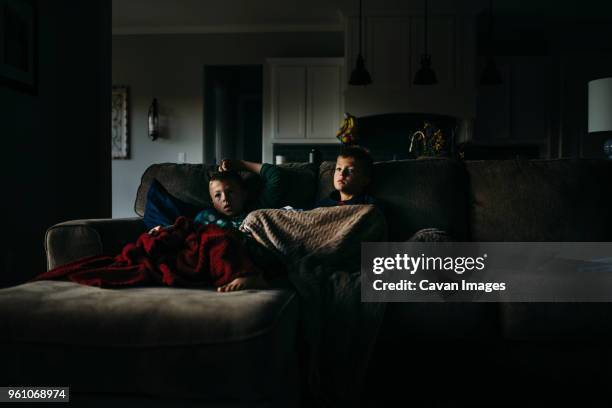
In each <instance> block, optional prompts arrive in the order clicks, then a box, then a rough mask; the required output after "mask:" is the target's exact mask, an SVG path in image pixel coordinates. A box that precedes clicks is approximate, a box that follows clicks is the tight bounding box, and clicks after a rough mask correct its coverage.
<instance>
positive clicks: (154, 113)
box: [148, 98, 159, 140]
mask: <svg viewBox="0 0 612 408" xmlns="http://www.w3.org/2000/svg"><path fill="white" fill-rule="evenodd" d="M148 119H149V120H148V123H149V137H150V138H151V140H156V139H157V138H158V137H159V107H158V106H157V98H153V102H151V106H149V118H148Z"/></svg>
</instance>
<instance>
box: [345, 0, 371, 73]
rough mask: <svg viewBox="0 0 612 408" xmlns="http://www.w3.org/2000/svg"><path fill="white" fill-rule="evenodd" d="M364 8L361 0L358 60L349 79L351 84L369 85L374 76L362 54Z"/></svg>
mask: <svg viewBox="0 0 612 408" xmlns="http://www.w3.org/2000/svg"><path fill="white" fill-rule="evenodd" d="M362 21H363V19H362V10H361V0H359V54H357V61H356V63H355V69H354V70H353V72H351V78H350V79H349V85H369V84H371V83H372V77H371V76H370V73H369V72H368V70H367V69H366V67H365V61H364V59H363V56H362V55H361V39H362V35H361V24H362Z"/></svg>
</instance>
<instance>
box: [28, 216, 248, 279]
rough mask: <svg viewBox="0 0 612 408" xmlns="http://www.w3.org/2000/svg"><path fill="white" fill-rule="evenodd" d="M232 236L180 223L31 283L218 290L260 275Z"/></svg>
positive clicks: (187, 221) (213, 227)
mask: <svg viewBox="0 0 612 408" xmlns="http://www.w3.org/2000/svg"><path fill="white" fill-rule="evenodd" d="M238 234H240V233H239V232H236V231H231V230H228V229H224V228H220V227H218V226H216V225H206V226H199V225H198V224H194V223H193V222H192V221H191V220H190V219H188V218H185V217H179V218H177V219H176V222H175V224H174V226H173V227H172V228H169V229H165V230H163V231H161V232H160V233H158V234H157V235H149V234H148V233H144V234H142V235H141V236H140V237H139V238H138V240H137V241H136V243H130V244H127V245H126V246H125V247H124V248H123V250H122V251H121V254H119V255H117V256H115V257H112V256H104V255H99V256H92V257H88V258H83V259H80V260H78V261H75V262H72V263H69V264H66V265H62V266H59V267H57V268H55V269H51V270H50V271H47V272H45V273H43V274H41V275H39V276H37V277H36V278H34V279H33V280H49V279H52V280H69V281H72V282H78V283H82V284H84V285H93V286H100V287H106V288H111V287H112V288H117V287H126V286H136V285H138V286H140V285H167V286H190V287H193V286H211V285H212V286H216V287H218V286H222V285H224V284H226V283H229V282H231V281H232V280H233V279H234V278H237V277H239V276H246V275H252V274H257V273H259V270H258V269H257V267H256V266H255V265H254V264H253V262H252V261H251V259H250V258H249V256H248V253H247V251H246V249H245V247H244V246H243V245H242V243H241V241H240V237H239V236H238Z"/></svg>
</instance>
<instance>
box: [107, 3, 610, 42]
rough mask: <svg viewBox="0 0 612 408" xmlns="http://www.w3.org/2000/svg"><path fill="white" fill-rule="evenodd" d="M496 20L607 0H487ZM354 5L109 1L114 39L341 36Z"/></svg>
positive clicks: (584, 11) (382, 7) (590, 7)
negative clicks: (264, 34) (286, 34)
mask: <svg viewBox="0 0 612 408" xmlns="http://www.w3.org/2000/svg"><path fill="white" fill-rule="evenodd" d="M492 3H493V8H494V12H495V14H496V15H498V16H509V17H514V16H530V17H536V18H543V19H550V18H553V19H567V20H569V19H577V18H578V19H602V18H603V19H610V18H612V1H610V0H531V1H529V2H526V1H517V0H492ZM358 4H359V3H358V0H221V1H220V0H112V6H113V32H114V33H115V34H140V33H190V32H202V33H205V32H255V31H341V30H342V19H343V17H342V16H343V15H346V14H355V13H356V12H357V10H358ZM423 4H424V0H363V7H364V12H365V13H366V14H367V13H373V12H387V13H388V12H394V11H406V10H409V11H415V10H416V11H420V10H422V9H423ZM488 5H489V0H429V8H430V11H431V12H434V13H435V12H436V10H448V9H461V10H462V11H464V12H473V13H478V12H480V11H482V10H484V9H486V8H487V7H488Z"/></svg>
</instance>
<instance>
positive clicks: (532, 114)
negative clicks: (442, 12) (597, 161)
mask: <svg viewBox="0 0 612 408" xmlns="http://www.w3.org/2000/svg"><path fill="white" fill-rule="evenodd" d="M607 7H609V6H607ZM488 27H489V26H488V15H486V14H484V15H482V16H481V17H480V18H479V19H478V26H477V48H478V54H479V62H480V65H481V66H480V69H482V64H483V62H484V60H485V56H486V55H487V53H488V47H489V46H490V47H491V49H492V51H493V54H494V55H495V58H496V61H497V64H498V66H499V68H500V71H501V74H502V76H503V77H504V84H503V85H499V86H488V87H482V86H481V87H479V90H478V103H477V111H478V113H477V123H476V131H475V138H476V140H478V141H484V142H490V143H496V144H512V143H515V142H519V143H524V144H534V145H538V146H539V148H540V153H541V156H542V157H549V158H555V157H585V158H604V154H603V150H602V145H603V138H604V137H605V136H604V135H589V134H588V132H587V84H588V82H589V81H590V80H592V79H596V78H601V77H608V76H612V43H611V42H610V41H609V38H612V15H611V14H610V13H609V12H608V13H604V12H603V10H602V12H601V13H600V14H599V15H598V17H597V18H593V17H590V18H585V17H576V18H573V17H572V18H570V17H568V16H564V17H562V18H561V17H557V18H552V17H550V15H547V16H538V17H524V18H520V17H519V16H516V15H515V16H500V17H497V18H496V19H495V25H494V31H493V32H492V33H490V32H489V31H488V30H489V28H488ZM477 72H478V74H480V72H481V71H480V70H479V71H477Z"/></svg>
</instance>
